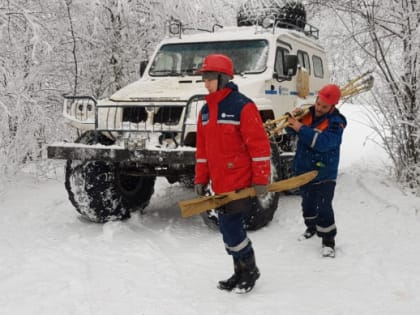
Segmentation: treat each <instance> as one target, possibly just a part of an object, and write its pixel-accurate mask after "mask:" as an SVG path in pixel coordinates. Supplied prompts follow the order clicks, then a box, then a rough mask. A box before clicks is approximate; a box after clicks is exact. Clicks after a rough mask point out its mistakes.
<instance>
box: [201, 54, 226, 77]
mask: <svg viewBox="0 0 420 315" xmlns="http://www.w3.org/2000/svg"><path fill="white" fill-rule="evenodd" d="M202 72H221V73H225V74H227V75H228V76H230V77H231V78H233V63H232V59H230V58H229V57H228V56H225V55H222V54H212V55H208V56H207V57H206V58H204V61H203V65H202V67H201V69H198V71H197V73H202Z"/></svg>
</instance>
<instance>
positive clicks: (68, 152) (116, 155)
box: [47, 143, 195, 168]
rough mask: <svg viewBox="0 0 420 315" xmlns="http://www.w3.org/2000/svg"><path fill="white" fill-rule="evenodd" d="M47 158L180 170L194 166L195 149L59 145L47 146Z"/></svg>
mask: <svg viewBox="0 0 420 315" xmlns="http://www.w3.org/2000/svg"><path fill="white" fill-rule="evenodd" d="M47 157H48V158H49V159H60V160H81V161H110V162H136V163H139V164H143V165H150V166H162V167H170V168H182V167H187V166H194V165H195V149H194V148H190V147H188V148H187V147H186V148H184V149H183V148H182V147H181V149H179V148H177V149H173V150H171V149H154V150H151V149H142V150H127V149H125V148H122V147H119V146H115V145H113V146H104V145H85V144H78V143H71V144H67V143H60V144H51V145H48V146H47Z"/></svg>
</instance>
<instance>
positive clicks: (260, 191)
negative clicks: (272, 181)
mask: <svg viewBox="0 0 420 315" xmlns="http://www.w3.org/2000/svg"><path fill="white" fill-rule="evenodd" d="M252 187H254V189H255V192H256V193H257V197H264V196H265V195H267V193H268V185H252Z"/></svg>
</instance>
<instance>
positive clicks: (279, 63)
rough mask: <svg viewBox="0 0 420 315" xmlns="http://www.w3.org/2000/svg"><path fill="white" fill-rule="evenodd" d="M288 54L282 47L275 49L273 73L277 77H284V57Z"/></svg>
mask: <svg viewBox="0 0 420 315" xmlns="http://www.w3.org/2000/svg"><path fill="white" fill-rule="evenodd" d="M288 54H289V51H288V50H287V49H285V48H282V47H277V52H276V61H275V64H274V72H276V73H277V74H278V75H279V77H283V76H286V75H287V73H286V69H285V68H284V60H285V56H287V55H288Z"/></svg>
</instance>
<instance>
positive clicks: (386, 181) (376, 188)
mask: <svg viewBox="0 0 420 315" xmlns="http://www.w3.org/2000/svg"><path fill="white" fill-rule="evenodd" d="M341 110H342V112H343V113H344V114H345V115H346V116H347V118H348V123H349V124H348V127H347V129H346V130H345V134H344V142H343V147H342V162H341V167H340V172H339V179H338V184H337V189H336V196H335V201H334V206H335V214H336V221H337V226H338V236H337V257H336V258H335V259H330V258H321V257H320V252H319V251H320V240H319V239H317V238H313V239H310V240H306V241H304V242H299V241H297V237H298V236H299V234H300V233H302V231H303V230H304V227H303V223H302V218H301V213H300V198H299V196H284V197H282V198H281V199H280V204H279V209H278V211H277V212H276V215H275V218H274V220H273V221H272V222H271V224H270V225H269V226H267V227H266V228H263V229H261V230H259V231H256V232H252V233H250V238H251V240H252V241H253V243H254V248H255V251H256V257H257V264H258V266H259V268H260V270H261V274H262V276H261V278H260V280H258V282H257V284H256V287H255V289H254V291H252V292H251V293H249V294H245V295H237V294H234V293H227V292H222V291H219V290H218V289H217V288H216V283H217V281H218V280H220V279H222V278H225V277H227V276H230V274H231V272H232V262H231V259H230V257H228V256H227V255H226V253H225V251H224V248H223V243H222V241H221V236H220V234H219V233H218V232H215V231H212V230H210V229H208V228H207V227H206V226H205V225H204V223H202V221H201V219H200V217H198V216H196V217H191V218H188V219H183V218H181V216H180V210H179V208H178V207H177V204H176V202H177V201H178V200H181V199H188V198H190V197H193V196H194V194H193V193H192V192H191V191H187V190H185V189H184V188H181V187H180V186H179V185H177V184H174V185H169V184H168V183H167V182H166V180H165V179H158V181H157V184H156V193H155V195H154V196H153V198H152V202H151V204H150V206H149V207H148V208H146V210H145V213H144V214H137V213H136V214H134V215H133V217H132V218H131V219H129V220H127V221H124V222H110V223H107V224H104V225H101V224H93V223H87V222H85V221H82V220H79V219H78V215H77V213H76V212H75V211H74V209H73V207H72V206H71V204H70V202H69V201H68V199H67V194H66V192H65V189H64V184H63V181H64V180H63V176H62V174H58V175H57V176H56V177H52V176H51V177H50V178H49V179H45V178H34V177H33V176H31V175H29V174H28V173H25V172H23V173H22V174H21V175H20V176H19V177H18V178H17V179H16V181H14V182H13V183H10V184H9V187H8V190H7V191H6V192H4V193H3V194H2V195H0V213H1V223H2V224H1V228H0V314H2V315H23V314H40V315H57V314H60V315H67V314H77V315H82V314H89V315H96V314H97V315H108V314H118V315H131V314H133V315H134V314H162V315H163V314H165V315H166V314H183V315H187V314H286V315H287V314H311V315H316V314H322V315H325V314H328V315H330V314H337V315H338V314H358V315H360V314H369V315H371V314H381V315H385V314H413V315H414V314H418V313H419V310H420V297H419V287H420V267H419V265H418V260H419V258H420V251H419V249H420V228H419V226H420V219H419V211H420V203H419V201H420V198H416V197H413V196H411V195H408V194H405V193H404V192H403V191H401V190H400V189H399V188H398V186H397V185H396V184H395V182H394V181H393V180H392V179H390V178H388V167H386V166H385V165H387V162H386V158H385V154H384V153H383V151H382V150H381V149H380V148H379V147H378V146H377V145H375V144H374V143H373V142H372V141H366V137H367V136H368V135H369V136H372V135H371V132H370V131H369V129H368V128H367V127H366V126H365V125H364V124H363V123H360V122H361V121H362V120H363V114H361V113H362V112H363V108H362V107H360V106H356V105H350V104H345V105H344V106H343V107H342V108H341Z"/></svg>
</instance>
